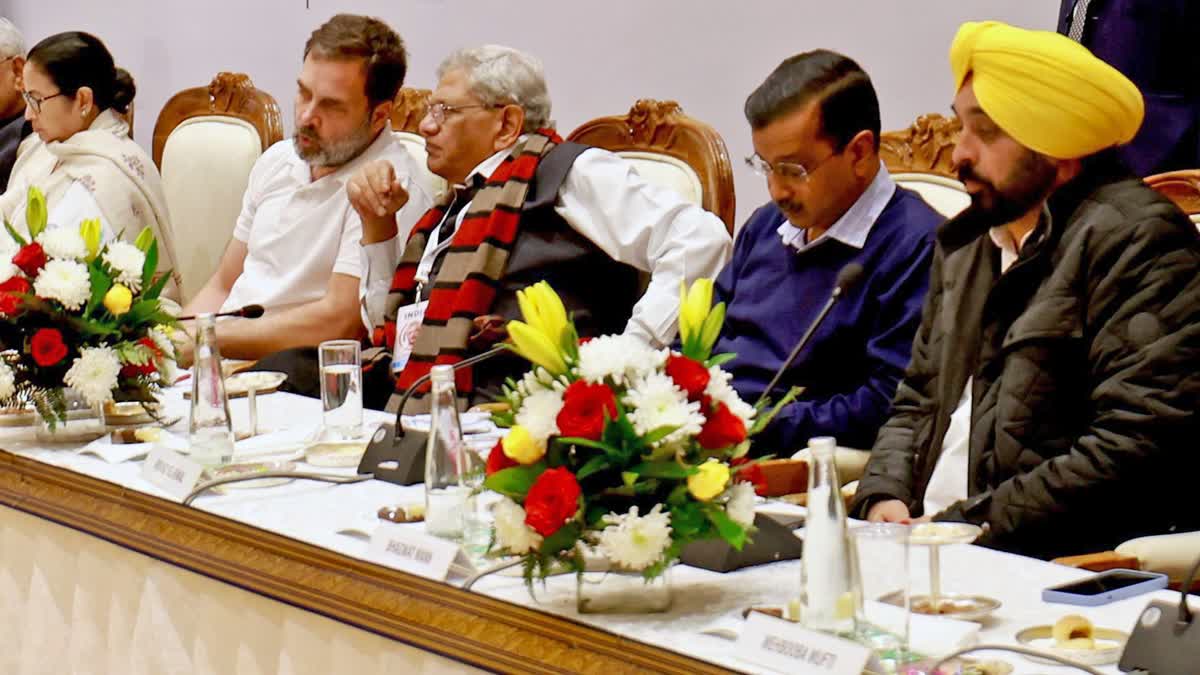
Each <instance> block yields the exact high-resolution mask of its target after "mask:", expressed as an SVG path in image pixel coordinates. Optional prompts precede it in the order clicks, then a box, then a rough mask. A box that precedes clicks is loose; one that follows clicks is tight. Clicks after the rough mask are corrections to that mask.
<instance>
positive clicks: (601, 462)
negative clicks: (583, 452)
mask: <svg viewBox="0 0 1200 675" xmlns="http://www.w3.org/2000/svg"><path fill="white" fill-rule="evenodd" d="M610 466H611V465H610V464H609V463H608V456H607V455H596V456H595V457H593V458H591V459H589V460H588V461H586V462H584V464H583V466H582V467H580V469H579V471H577V472H575V479H576V480H583V479H584V478H587V477H588V476H590V475H592V474H594V473H597V472H599V471H603V470H605V469H607V468H609V467H610Z"/></svg>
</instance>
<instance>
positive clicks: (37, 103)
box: [21, 91, 66, 115]
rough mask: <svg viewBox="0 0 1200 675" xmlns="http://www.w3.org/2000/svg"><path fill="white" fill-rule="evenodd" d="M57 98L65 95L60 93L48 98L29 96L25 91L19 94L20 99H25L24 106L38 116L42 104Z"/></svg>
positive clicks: (35, 95)
mask: <svg viewBox="0 0 1200 675" xmlns="http://www.w3.org/2000/svg"><path fill="white" fill-rule="evenodd" d="M59 96H66V94H64V93H63V92H61V91H60V92H58V93H57V94H50V95H49V96H38V95H37V94H31V93H29V92H27V91H23V92H21V97H22V98H24V99H25V105H28V106H29V107H30V108H32V109H33V112H35V113H37V114H39V115H40V114H42V104H43V103H45V102H46V101H49V100H50V99H52V98H56V97H59Z"/></svg>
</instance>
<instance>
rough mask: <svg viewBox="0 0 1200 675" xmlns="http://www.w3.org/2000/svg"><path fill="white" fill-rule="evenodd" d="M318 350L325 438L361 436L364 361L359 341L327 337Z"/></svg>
mask: <svg viewBox="0 0 1200 675" xmlns="http://www.w3.org/2000/svg"><path fill="white" fill-rule="evenodd" d="M317 351H318V360H319V362H320V368H321V404H322V406H323V408H324V411H325V417H324V426H325V429H324V434H323V435H324V437H325V439H326V440H331V441H345V440H351V439H355V438H358V437H359V436H361V435H362V423H363V397H362V363H361V361H360V359H361V355H360V354H359V344H358V341H356V340H328V341H326V342H322V343H321V345H320V347H318V349H317Z"/></svg>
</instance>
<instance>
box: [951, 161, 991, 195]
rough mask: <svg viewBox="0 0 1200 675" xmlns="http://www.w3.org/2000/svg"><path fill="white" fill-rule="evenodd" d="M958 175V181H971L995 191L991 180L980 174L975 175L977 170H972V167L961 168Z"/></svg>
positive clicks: (964, 166)
mask: <svg viewBox="0 0 1200 675" xmlns="http://www.w3.org/2000/svg"><path fill="white" fill-rule="evenodd" d="M956 173H957V174H958V180H959V181H960V182H963V183H965V182H967V181H968V180H971V181H975V182H976V183H982V184H983V185H985V186H987V187H990V188H992V189H995V186H994V185H992V182H991V181H990V180H987V179H985V178H984V177H983V176H980V175H979V174H978V173H975V169H974V168H972V167H971V166H970V165H963V166H960V167H959V168H958V171H957V172H956Z"/></svg>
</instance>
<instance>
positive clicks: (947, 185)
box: [892, 173, 971, 218]
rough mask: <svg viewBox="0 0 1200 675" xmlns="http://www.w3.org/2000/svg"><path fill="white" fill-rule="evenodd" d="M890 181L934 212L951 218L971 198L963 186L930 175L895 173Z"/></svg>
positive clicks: (966, 204)
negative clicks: (909, 192) (914, 194)
mask: <svg viewBox="0 0 1200 675" xmlns="http://www.w3.org/2000/svg"><path fill="white" fill-rule="evenodd" d="M892 179H893V180H895V181H896V184H897V185H899V186H900V187H905V188H908V189H909V190H912V191H913V192H916V193H917V194H919V195H921V198H922V199H924V200H925V202H926V203H927V204H929V205H930V206H932V207H933V209H934V210H935V211H937V212H938V213H940V214H942V215H943V216H946V217H947V218H953V217H954V216H957V215H958V214H959V212H960V211H962V210H963V209H965V208H967V206H968V205H970V203H971V196H970V195H968V194H967V190H966V188H965V187H963V184H962V183H960V182H958V181H957V180H954V179H953V178H947V177H945V176H939V175H936V174H932V173H896V174H892Z"/></svg>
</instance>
